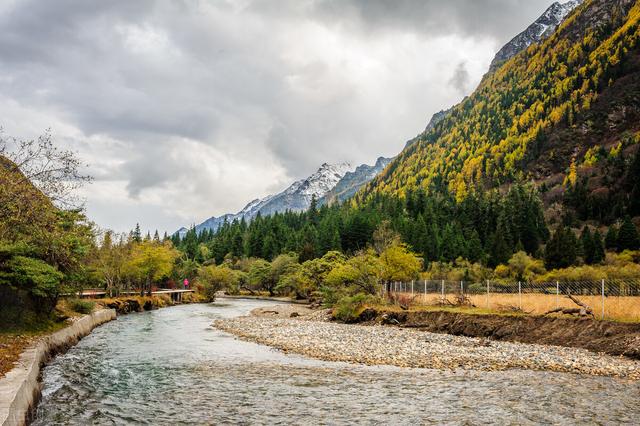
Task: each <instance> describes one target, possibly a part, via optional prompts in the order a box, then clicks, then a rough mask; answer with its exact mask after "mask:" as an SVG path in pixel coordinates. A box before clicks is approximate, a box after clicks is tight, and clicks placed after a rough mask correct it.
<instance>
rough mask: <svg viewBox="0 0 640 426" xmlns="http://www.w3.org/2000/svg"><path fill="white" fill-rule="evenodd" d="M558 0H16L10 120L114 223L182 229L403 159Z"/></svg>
mask: <svg viewBox="0 0 640 426" xmlns="http://www.w3.org/2000/svg"><path fill="white" fill-rule="evenodd" d="M551 3H552V1H550V0H466V1H465V0H422V1H419V0H388V1H382V0H360V1H357V0H353V1H348V0H288V1H287V0H277V1H276V0H273V1H260V0H238V1H231V0H229V1H214V0H211V1H204V0H202V1H195V0H194V1H187V0H183V1H173V2H170V1H151V0H149V1H146V0H136V1H131V0H122V1H117V0H110V1H99V0H95V1H87V0H77V1H71V0H56V1H47V0H40V1H29V0H0V34H1V37H0V126H1V127H3V128H4V133H5V134H7V135H11V136H16V137H22V138H31V137H34V136H36V135H38V134H40V133H42V132H43V131H44V130H45V129H47V128H50V129H51V130H52V133H53V136H54V139H55V140H56V141H57V142H59V143H60V144H61V145H64V146H65V147H70V148H72V149H73V150H76V151H77V152H78V153H79V154H80V157H81V158H82V159H83V160H84V161H85V162H87V163H88V164H89V173H90V174H92V175H93V176H94V178H95V181H94V182H93V183H92V184H91V185H90V186H88V187H87V188H86V189H85V190H84V191H83V194H82V195H83V196H84V197H86V200H87V204H86V207H87V212H88V215H89V216H90V218H91V219H92V220H94V221H95V222H96V223H97V224H98V225H100V226H101V227H105V228H111V229H114V230H117V231H124V230H129V229H131V228H132V227H133V226H135V223H136V222H140V224H141V226H142V228H143V229H145V230H146V229H151V230H154V229H159V230H160V231H161V232H162V231H164V230H167V231H169V232H172V231H174V230H176V229H177V228H179V227H180V226H182V225H189V224H192V223H199V222H201V221H202V220H204V219H206V218H207V217H209V216H212V215H215V216H218V215H220V214H223V213H227V212H236V211H238V210H240V209H241V208H242V207H243V206H244V205H245V204H246V203H247V202H248V201H250V200H251V199H253V198H257V197H263V196H265V195H267V194H270V193H274V192H277V191H280V190H282V189H283V188H285V187H286V186H288V185H289V184H290V183H291V182H292V181H293V180H295V179H299V178H301V177H305V176H308V175H309V174H311V173H313V172H314V171H315V170H316V169H317V168H318V166H319V165H320V164H322V163H323V162H343V161H348V162H350V163H351V164H352V165H353V166H356V165H358V164H361V163H372V162H374V161H375V159H376V158H377V157H378V156H394V155H396V154H397V153H398V152H399V151H400V150H401V149H402V147H403V146H404V143H405V141H406V140H408V139H410V138H411V137H413V136H415V135H416V134H417V133H419V132H420V131H421V130H422V129H423V128H424V127H425V125H426V124H427V122H428V120H429V118H430V116H431V115H432V114H433V113H434V112H437V111H439V110H441V109H443V108H447V107H449V106H450V105H452V104H454V103H456V102H458V101H459V100H460V99H462V97H463V96H464V95H465V94H468V93H470V92H471V91H472V90H473V88H474V87H475V86H476V85H477V84H478V82H479V81H480V78H481V77H482V75H483V74H484V73H485V71H486V70H487V68H488V65H489V63H490V61H491V59H492V58H493V55H494V54H495V52H496V51H497V50H498V49H499V48H500V46H502V45H503V44H504V43H506V42H507V41H508V40H510V39H511V38H512V37H513V36H515V35H516V34H517V33H518V32H520V31H521V30H523V29H524V28H525V27H526V26H527V25H528V24H530V23H531V22H532V21H533V20H535V18H537V17H538V16H539V15H540V14H541V13H542V12H543V11H544V10H545V9H546V7H548V6H549V5H550V4H551Z"/></svg>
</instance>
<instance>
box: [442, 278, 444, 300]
mask: <svg viewBox="0 0 640 426" xmlns="http://www.w3.org/2000/svg"><path fill="white" fill-rule="evenodd" d="M442 300H444V280H442Z"/></svg>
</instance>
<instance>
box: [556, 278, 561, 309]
mask: <svg viewBox="0 0 640 426" xmlns="http://www.w3.org/2000/svg"><path fill="white" fill-rule="evenodd" d="M559 307H560V282H558V281H556V309H558V308H559Z"/></svg>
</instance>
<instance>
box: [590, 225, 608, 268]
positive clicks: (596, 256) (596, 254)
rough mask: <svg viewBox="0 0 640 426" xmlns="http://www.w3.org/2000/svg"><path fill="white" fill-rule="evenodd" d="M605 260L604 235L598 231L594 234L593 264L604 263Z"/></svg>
mask: <svg viewBox="0 0 640 426" xmlns="http://www.w3.org/2000/svg"><path fill="white" fill-rule="evenodd" d="M604 258H605V252H604V243H603V242H602V234H600V231H599V230H597V229H596V232H594V233H593V263H602V261H603V260H604Z"/></svg>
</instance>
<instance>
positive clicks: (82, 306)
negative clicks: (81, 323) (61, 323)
mask: <svg viewBox="0 0 640 426" xmlns="http://www.w3.org/2000/svg"><path fill="white" fill-rule="evenodd" d="M67 305H68V306H69V309H71V310H72V311H74V312H77V313H79V314H90V313H91V312H93V309H94V308H95V306H96V304H95V303H94V302H89V301H88V300H82V299H69V300H68V301H67Z"/></svg>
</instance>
